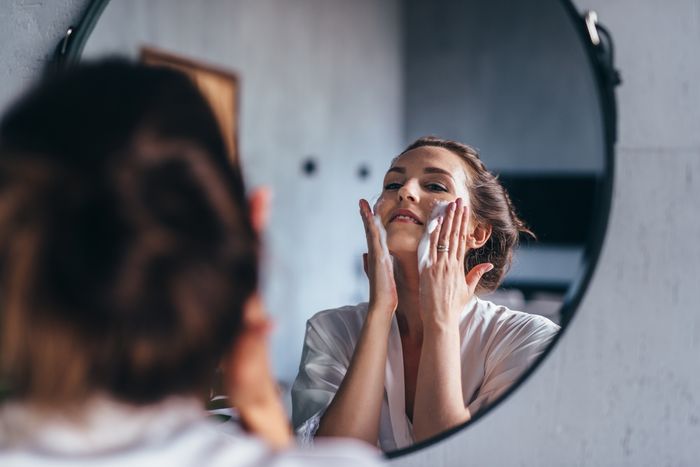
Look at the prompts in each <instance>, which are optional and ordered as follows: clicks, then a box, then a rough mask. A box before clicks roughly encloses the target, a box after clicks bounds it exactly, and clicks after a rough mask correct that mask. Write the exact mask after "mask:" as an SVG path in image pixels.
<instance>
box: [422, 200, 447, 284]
mask: <svg viewBox="0 0 700 467" xmlns="http://www.w3.org/2000/svg"><path fill="white" fill-rule="evenodd" d="M449 204H450V203H449V202H448V201H436V202H435V205H434V206H433V211H432V212H431V213H430V217H429V218H428V222H426V226H425V232H423V237H422V238H421V239H420V243H418V272H422V271H423V269H425V268H426V267H429V266H430V264H431V263H430V234H431V233H433V231H435V229H436V228H437V226H438V222H439V219H438V218H440V217H444V216H445V211H446V210H447V206H448V205H449Z"/></svg>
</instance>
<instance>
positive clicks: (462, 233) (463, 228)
mask: <svg viewBox="0 0 700 467" xmlns="http://www.w3.org/2000/svg"><path fill="white" fill-rule="evenodd" d="M469 214H470V213H469V204H468V203H464V205H463V206H462V219H461V222H460V227H459V233H458V235H457V248H456V250H457V251H456V252H455V254H456V258H457V260H459V261H460V262H462V263H464V257H465V256H466V254H467V237H468V236H469Z"/></svg>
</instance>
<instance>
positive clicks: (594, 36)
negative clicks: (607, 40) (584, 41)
mask: <svg viewBox="0 0 700 467" xmlns="http://www.w3.org/2000/svg"><path fill="white" fill-rule="evenodd" d="M583 20H584V21H585V22H586V29H588V37H590V38H591V43H592V44H593V45H596V46H597V45H599V44H600V36H599V35H598V29H597V28H596V26H597V25H598V13H596V12H595V11H593V10H589V11H587V12H585V13H584V14H583Z"/></svg>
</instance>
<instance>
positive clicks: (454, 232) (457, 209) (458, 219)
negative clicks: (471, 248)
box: [449, 198, 464, 259]
mask: <svg viewBox="0 0 700 467" xmlns="http://www.w3.org/2000/svg"><path fill="white" fill-rule="evenodd" d="M463 217H464V202H463V201H462V198H457V200H456V201H455V203H454V219H453V221H452V229H451V230H450V236H449V238H450V251H449V254H450V256H451V257H452V258H453V259H457V258H458V255H457V253H458V252H459V246H460V240H459V236H460V232H461V230H462V219H463Z"/></svg>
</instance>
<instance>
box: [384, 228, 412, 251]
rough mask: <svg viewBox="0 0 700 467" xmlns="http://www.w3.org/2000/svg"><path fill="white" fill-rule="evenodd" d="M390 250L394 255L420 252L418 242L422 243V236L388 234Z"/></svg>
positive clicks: (387, 240) (387, 241)
mask: <svg viewBox="0 0 700 467" xmlns="http://www.w3.org/2000/svg"><path fill="white" fill-rule="evenodd" d="M386 243H387V246H388V247H389V251H391V253H392V254H393V255H401V254H407V253H411V254H413V255H415V254H417V252H418V243H420V238H413V237H412V236H409V235H405V234H403V235H391V234H390V233H389V234H388V235H387V239H386Z"/></svg>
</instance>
